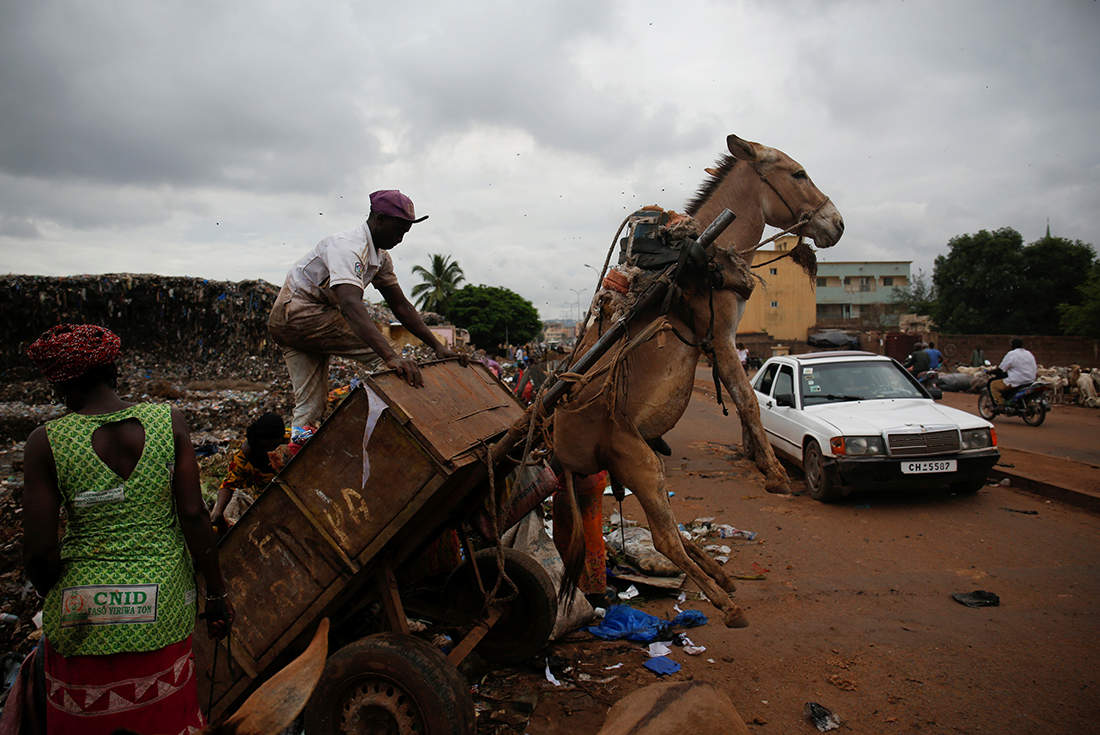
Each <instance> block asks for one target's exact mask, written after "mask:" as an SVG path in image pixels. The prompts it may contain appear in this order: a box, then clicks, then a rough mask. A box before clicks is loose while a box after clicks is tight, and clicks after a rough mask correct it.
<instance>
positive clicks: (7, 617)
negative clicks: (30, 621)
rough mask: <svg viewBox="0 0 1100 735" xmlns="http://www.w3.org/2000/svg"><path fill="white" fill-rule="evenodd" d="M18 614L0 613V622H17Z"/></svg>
mask: <svg viewBox="0 0 1100 735" xmlns="http://www.w3.org/2000/svg"><path fill="white" fill-rule="evenodd" d="M18 622H19V616H18V615H12V614H11V613H0V623H9V624H11V623H18Z"/></svg>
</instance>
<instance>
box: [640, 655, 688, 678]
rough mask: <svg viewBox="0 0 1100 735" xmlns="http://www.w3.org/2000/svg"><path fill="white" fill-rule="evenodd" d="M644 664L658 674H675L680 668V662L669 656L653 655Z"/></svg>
mask: <svg viewBox="0 0 1100 735" xmlns="http://www.w3.org/2000/svg"><path fill="white" fill-rule="evenodd" d="M642 666H645V667H646V668H647V669H649V670H650V671H652V672H653V673H654V674H657V675H658V676H664V675H665V674H675V673H676V672H677V671H679V670H680V664H678V663H676V662H675V661H673V660H672V659H670V658H669V657H668V656H653V657H652V658H650V659H649V660H648V661H646V662H645V663H644V664H642Z"/></svg>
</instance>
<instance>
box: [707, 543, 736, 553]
mask: <svg viewBox="0 0 1100 735" xmlns="http://www.w3.org/2000/svg"><path fill="white" fill-rule="evenodd" d="M703 550H704V551H710V552H714V553H718V554H729V553H730V547H728V546H726V545H725V544H721V545H719V544H707V545H706V546H704V547H703Z"/></svg>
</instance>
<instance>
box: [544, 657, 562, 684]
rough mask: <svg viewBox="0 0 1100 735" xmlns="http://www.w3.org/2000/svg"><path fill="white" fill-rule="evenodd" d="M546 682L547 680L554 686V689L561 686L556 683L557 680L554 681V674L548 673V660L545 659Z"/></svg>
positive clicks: (558, 682)
mask: <svg viewBox="0 0 1100 735" xmlns="http://www.w3.org/2000/svg"><path fill="white" fill-rule="evenodd" d="M546 680H547V681H548V682H550V683H551V684H553V685H554V686H556V687H560V686H561V682H560V681H558V680H557V679H556V678H555V677H554V674H553V672H551V671H550V659H546Z"/></svg>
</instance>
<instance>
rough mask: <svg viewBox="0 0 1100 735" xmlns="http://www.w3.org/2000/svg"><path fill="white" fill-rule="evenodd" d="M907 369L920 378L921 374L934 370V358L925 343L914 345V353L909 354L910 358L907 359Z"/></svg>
mask: <svg viewBox="0 0 1100 735" xmlns="http://www.w3.org/2000/svg"><path fill="white" fill-rule="evenodd" d="M905 367H906V368H907V369H908V370H909V372H910V373H912V374H913V375H914V376H919V375H920V374H921V373H924V372H927V371H928V370H931V369H932V358H931V356H930V355H929V354H928V350H926V349H925V348H924V343H923V342H917V343H915V344H914V345H913V351H912V352H910V353H909V357H907V358H905Z"/></svg>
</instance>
